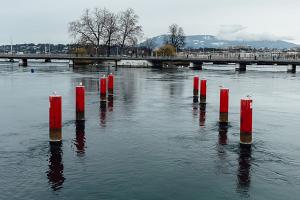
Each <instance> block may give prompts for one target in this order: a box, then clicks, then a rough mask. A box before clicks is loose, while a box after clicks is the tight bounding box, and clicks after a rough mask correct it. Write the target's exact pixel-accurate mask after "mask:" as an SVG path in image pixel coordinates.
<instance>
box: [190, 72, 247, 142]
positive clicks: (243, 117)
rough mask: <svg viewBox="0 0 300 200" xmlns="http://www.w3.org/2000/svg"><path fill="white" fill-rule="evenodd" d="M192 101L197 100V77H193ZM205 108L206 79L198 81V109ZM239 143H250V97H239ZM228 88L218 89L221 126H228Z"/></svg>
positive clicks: (195, 101) (196, 101)
mask: <svg viewBox="0 0 300 200" xmlns="http://www.w3.org/2000/svg"><path fill="white" fill-rule="evenodd" d="M193 86H194V90H193V102H194V103H198V102H199V77H198V76H195V77H194V82H193ZM205 108H206V80H201V81H200V110H205ZM240 109H241V110H240V144H242V145H251V144H252V99H250V98H247V99H241V105H240ZM228 111H229V89H228V88H221V89H220V115H219V125H220V127H221V128H224V127H225V128H226V127H227V126H228Z"/></svg>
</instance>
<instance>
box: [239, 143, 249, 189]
mask: <svg viewBox="0 0 300 200" xmlns="http://www.w3.org/2000/svg"><path fill="white" fill-rule="evenodd" d="M250 167H251V148H248V147H247V146H240V155H239V168H238V174H237V178H238V187H239V188H248V187H249V186H250V182H251V174H250Z"/></svg>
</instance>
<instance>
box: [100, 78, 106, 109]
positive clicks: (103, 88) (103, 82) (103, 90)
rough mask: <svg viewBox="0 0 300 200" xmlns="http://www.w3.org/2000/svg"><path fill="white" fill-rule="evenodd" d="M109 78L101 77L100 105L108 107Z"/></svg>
mask: <svg viewBox="0 0 300 200" xmlns="http://www.w3.org/2000/svg"><path fill="white" fill-rule="evenodd" d="M106 79H107V78H106V77H105V76H103V77H102V78H100V106H101V107H106V88H107V86H106V82H107V80H106Z"/></svg>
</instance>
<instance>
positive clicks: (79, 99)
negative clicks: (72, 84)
mask: <svg viewBox="0 0 300 200" xmlns="http://www.w3.org/2000/svg"><path fill="white" fill-rule="evenodd" d="M84 93H85V87H84V86H82V85H81V84H80V86H76V121H84V104H85V98H84V95H85V94H84Z"/></svg>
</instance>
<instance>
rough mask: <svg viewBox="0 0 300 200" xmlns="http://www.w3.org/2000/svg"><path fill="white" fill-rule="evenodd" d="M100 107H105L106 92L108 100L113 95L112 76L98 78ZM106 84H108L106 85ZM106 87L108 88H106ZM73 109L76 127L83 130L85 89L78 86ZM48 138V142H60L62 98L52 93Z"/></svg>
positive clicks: (111, 98)
mask: <svg viewBox="0 0 300 200" xmlns="http://www.w3.org/2000/svg"><path fill="white" fill-rule="evenodd" d="M99 82H100V107H102V108H103V107H104V106H105V107H106V93H107V92H106V91H108V100H110V101H111V100H113V94H114V75H113V74H110V75H109V76H108V78H107V77H101V78H100V81H99ZM107 82H108V84H107ZM107 85H108V87H107ZM75 94H76V95H75V96H76V97H75V102H76V103H75V109H76V126H80V127H81V128H83V129H84V121H85V114H84V112H85V87H84V86H83V85H82V84H81V83H80V85H78V86H76V88H75ZM49 102H50V107H49V137H50V142H61V141H62V96H60V95H56V93H54V94H53V95H51V96H50V97H49Z"/></svg>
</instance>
